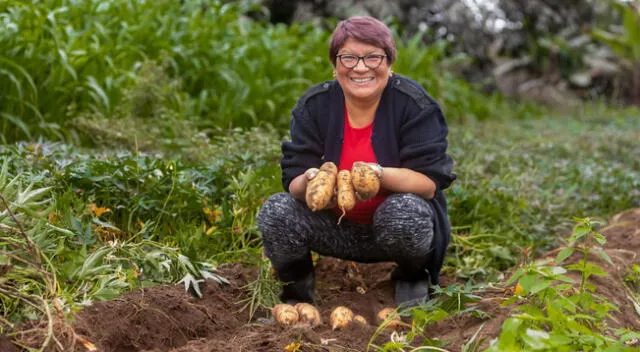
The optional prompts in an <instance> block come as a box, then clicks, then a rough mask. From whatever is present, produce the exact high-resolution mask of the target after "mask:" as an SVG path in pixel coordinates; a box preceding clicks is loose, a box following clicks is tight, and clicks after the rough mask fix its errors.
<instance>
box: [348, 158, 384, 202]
mask: <svg viewBox="0 0 640 352" xmlns="http://www.w3.org/2000/svg"><path fill="white" fill-rule="evenodd" d="M351 182H352V183H353V189H354V191H355V192H356V193H357V194H358V196H359V197H360V199H361V200H368V199H371V198H373V197H375V196H376V194H378V191H380V178H379V177H378V175H376V172H375V171H374V170H373V168H371V166H369V165H368V164H367V163H363V162H355V163H353V167H352V168H351Z"/></svg>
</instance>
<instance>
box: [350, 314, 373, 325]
mask: <svg viewBox="0 0 640 352" xmlns="http://www.w3.org/2000/svg"><path fill="white" fill-rule="evenodd" d="M353 321H355V322H357V323H360V324H362V325H368V324H369V322H367V319H366V318H365V317H363V316H362V315H356V316H355V317H353Z"/></svg>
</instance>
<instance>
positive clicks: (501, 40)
mask: <svg viewBox="0 0 640 352" xmlns="http://www.w3.org/2000/svg"><path fill="white" fill-rule="evenodd" d="M351 3H353V4H351ZM421 3H422V2H411V1H399V2H397V3H396V5H397V8H392V9H390V10H389V9H387V10H386V11H387V12H383V11H385V8H384V7H380V6H379V5H378V3H377V2H375V1H355V2H354V1H352V2H350V4H351V5H349V6H350V7H349V9H351V10H353V9H355V10H354V11H359V12H358V13H368V14H373V15H376V16H378V17H379V18H381V19H383V20H385V21H386V22H387V23H388V24H389V25H390V26H391V28H392V29H393V31H394V33H395V34H396V38H397V41H398V42H397V44H398V49H399V50H398V51H399V54H398V61H397V63H396V64H395V65H394V71H395V72H398V73H401V74H404V75H407V76H409V77H412V78H414V79H416V80H417V81H418V82H419V83H421V84H422V85H423V86H424V87H425V88H426V89H427V90H428V91H429V93H430V94H431V95H432V96H433V97H434V98H435V99H436V100H438V101H440V102H441V103H442V106H443V108H444V110H445V114H446V116H447V120H448V122H449V125H450V139H449V142H450V153H451V154H452V156H453V158H454V160H455V161H456V173H457V174H458V176H459V180H458V181H456V182H455V183H454V185H453V186H452V187H451V188H450V189H449V190H447V197H448V199H449V204H450V216H451V221H452V224H453V226H454V239H453V243H452V245H451V247H450V251H449V256H448V258H447V262H446V266H445V268H444V271H445V273H447V274H450V275H452V276H455V277H458V278H461V279H469V280H471V281H470V282H475V283H492V282H499V281H501V280H504V279H505V277H504V271H505V270H506V269H509V268H512V267H514V266H515V265H519V264H522V263H524V262H526V261H527V259H526V258H529V259H531V258H533V257H535V255H536V253H540V252H541V251H544V250H548V249H550V248H553V247H557V246H559V245H562V244H563V243H564V242H563V241H564V240H563V239H564V238H566V237H567V236H569V235H570V234H571V233H572V231H575V225H576V222H575V220H574V218H578V219H582V220H579V224H582V225H583V226H587V225H585V224H588V225H589V226H591V222H590V220H588V219H587V220H585V218H588V217H589V218H596V219H600V220H601V221H603V222H604V221H606V219H607V218H608V217H609V216H611V215H612V214H615V213H616V212H619V211H622V210H625V209H630V208H634V207H639V206H640V143H638V141H639V140H640V132H639V131H640V119H639V116H640V110H639V109H638V107H637V104H639V103H640V101H639V100H638V99H639V98H638V97H640V3H639V2H638V1H636V0H634V1H615V0H606V1H605V0H583V1H569V2H566V3H563V4H550V3H547V2H546V1H529V2H526V3H525V2H523V1H515V0H513V1H507V0H503V1H463V2H455V3H456V4H453V3H454V2H451V1H449V2H447V1H434V2H430V3H429V4H428V6H427V5H424V4H423V5H420V4H421ZM288 5H290V6H289V7H287V6H283V5H282V2H279V1H264V2H260V1H249V0H243V1H220V0H198V1H196V0H183V1H170V0H158V1H154V2H148V1H144V0H107V1H91V0H87V1H70V0H43V1H26V0H0V82H2V84H0V141H1V142H2V144H1V145H0V195H1V197H0V249H1V250H2V252H1V256H0V302H1V305H0V312H1V313H2V315H1V316H0V334H4V335H8V336H9V337H11V336H15V334H16V333H17V330H18V329H19V328H20V327H21V326H24V324H25V323H27V322H30V321H35V320H40V319H47V318H48V319H52V311H58V312H63V313H64V316H65V318H69V319H70V318H71V317H72V315H73V313H74V312H76V311H77V310H79V309H82V307H84V306H86V305H88V304H90V303H91V302H92V301H96V300H105V299H111V298H114V297H118V296H120V295H122V294H123V293H125V292H128V291H131V290H135V289H137V288H140V287H145V286H149V285H155V284H159V283H174V282H178V281H180V280H182V282H184V283H185V285H186V287H187V288H190V289H191V290H192V292H194V294H196V295H198V294H199V291H198V287H199V286H198V285H199V282H201V281H199V280H203V279H212V280H224V278H222V277H219V276H218V275H216V272H215V267H216V266H217V265H219V264H222V263H227V262H240V263H243V264H244V265H247V266H258V267H260V268H261V269H262V270H261V272H262V273H268V270H267V269H268V265H269V264H268V262H267V261H265V260H264V258H263V257H262V255H261V243H260V238H259V234H258V233H257V231H256V227H255V214H256V212H257V210H258V209H259V207H260V205H261V204H262V202H263V201H264V200H265V199H266V197H268V196H269V195H271V194H273V193H275V192H279V191H280V188H281V186H280V170H279V164H278V162H279V156H280V154H279V153H280V142H281V141H282V140H283V139H285V138H287V133H288V130H287V127H288V123H289V118H290V109H291V108H292V106H293V105H294V104H295V101H296V100H297V98H298V97H299V96H300V94H301V93H302V92H304V90H305V89H306V88H307V87H309V86H310V85H312V84H314V83H317V82H321V81H324V80H327V79H330V78H331V65H330V62H329V61H328V59H327V57H326V56H327V51H328V49H327V47H328V39H329V35H330V32H331V29H332V28H333V27H334V26H335V24H336V23H337V21H338V20H339V19H340V16H339V15H338V13H328V12H327V11H328V10H327V9H330V8H335V6H334V5H335V4H333V3H332V2H331V1H306V2H305V1H291V2H289V3H288ZM332 6H334V7H332ZM536 6H538V7H536ZM287 9H289V12H287ZM394 11H395V12H394ZM342 14H343V15H344V14H347V12H342ZM348 14H355V13H348ZM469 18H472V19H473V21H472V22H469ZM461 23H466V25H462V24H461ZM514 38H515V39H514ZM634 104H635V105H634ZM589 228H590V229H591V227H589ZM634 275H635V276H634ZM629 278H630V279H629V282H636V283H637V282H638V281H639V280H640V269H638V268H637V266H636V267H634V268H633V270H632V271H631V272H630V274H629ZM260 280H263V281H264V282H267V283H270V281H269V277H268V274H267V275H263V276H261V277H260V278H258V279H257V281H256V282H262V281H260ZM267 286H268V285H267ZM252 287H253V288H254V291H255V290H257V291H256V292H257V293H256V292H254V293H256V295H255V296H254V297H256V304H257V306H256V307H259V306H268V304H270V303H272V301H273V295H271V296H269V295H268V294H266V293H265V292H268V291H261V290H265V289H264V287H265V286H264V285H258V284H256V285H253V286H252ZM634 287H636V290H635V299H636V302H637V299H638V291H637V287H638V285H637V284H636V285H635V286H634ZM269 299H271V301H269ZM252 307H253V306H252ZM587 312H588V310H585V311H580V312H577V313H576V314H578V313H580V314H582V313H585V314H586V313H587ZM639 314H640V313H639ZM602 319H604V316H603V318H602ZM538 328H540V329H550V328H549V327H546V328H543V327H538ZM589 331H590V332H589V334H593V336H599V337H600V338H601V339H602V341H605V342H603V343H602V344H600V345H598V346H600V347H602V346H605V347H607V348H609V347H610V346H613V344H614V342H613V341H614V340H615V339H610V336H614V335H613V332H611V331H609V330H607V328H606V327H600V326H596V327H594V328H593V329H592V330H589ZM617 336H620V334H618V335H617ZM634 336H635V335H634ZM632 338H633V337H628V339H632ZM534 340H535V339H534ZM542 340H544V338H539V339H538V340H535V341H534V342H535V343H541V342H540V341H542ZM545 341H546V340H545ZM598 341H600V340H598ZM574 342H575V341H574ZM46 343H50V341H46ZM510 343H511V342H510ZM531 343H532V342H531V341H529V340H526V339H525V340H514V341H513V344H514V346H516V345H517V346H520V347H523V346H530V345H527V344H531ZM580 343H585V344H589V343H591V342H589V341H587V342H584V341H583V342H580ZM544 346H546V347H545V348H547V347H548V348H551V347H549V346H551V345H548V344H547V345H544ZM544 346H543V347H544ZM585 346H586V345H585ZM594 346H595V345H594ZM523 348H524V347H523ZM603 348H604V347H603Z"/></svg>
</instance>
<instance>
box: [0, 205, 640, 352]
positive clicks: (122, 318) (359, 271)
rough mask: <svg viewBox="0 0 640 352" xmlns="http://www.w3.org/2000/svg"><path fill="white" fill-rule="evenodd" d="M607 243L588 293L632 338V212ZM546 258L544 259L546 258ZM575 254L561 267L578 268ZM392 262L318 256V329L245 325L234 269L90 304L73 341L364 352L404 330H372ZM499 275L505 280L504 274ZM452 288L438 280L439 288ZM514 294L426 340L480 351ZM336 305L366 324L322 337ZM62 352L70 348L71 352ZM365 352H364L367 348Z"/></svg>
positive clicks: (612, 228) (389, 298)
mask: <svg viewBox="0 0 640 352" xmlns="http://www.w3.org/2000/svg"><path fill="white" fill-rule="evenodd" d="M601 232H602V233H603V234H605V235H606V236H607V239H608V242H607V243H606V245H605V246H604V248H605V251H606V252H607V253H608V255H609V256H610V257H611V259H612V260H613V263H614V264H613V265H611V264H608V263H606V262H604V261H602V260H599V259H596V258H595V257H594V258H592V260H594V261H598V264H600V265H602V266H603V267H604V268H605V269H606V271H607V272H608V273H609V276H608V277H593V279H592V281H591V282H592V283H594V284H595V285H596V286H597V293H598V294H600V295H602V296H603V297H605V298H606V299H607V300H608V301H609V302H611V303H614V304H615V305H616V306H618V307H619V308H620V310H619V311H618V312H614V313H613V319H612V320H611V321H610V322H609V325H610V326H612V327H624V328H628V329H632V330H635V331H640V319H639V317H640V315H638V314H637V313H636V311H635V309H634V307H633V304H632V302H631V300H630V299H629V298H628V296H627V292H626V291H625V290H624V289H622V284H621V281H622V280H623V278H624V276H625V275H626V274H627V273H628V270H629V268H630V267H631V265H632V264H640V209H633V210H629V211H626V212H624V213H621V214H618V215H616V216H614V217H613V218H612V219H611V221H610V224H609V225H608V226H606V227H605V228H603V229H601ZM556 253H557V250H556V251H552V252H550V253H548V254H547V256H546V257H548V258H554V257H555V255H556ZM577 260H578V259H577V256H576V255H574V257H573V258H569V261H577ZM393 267H394V265H393V264H391V263H378V264H359V263H354V262H349V261H343V260H339V259H335V258H328V257H322V258H320V259H319V260H318V262H317V264H316V274H317V296H318V308H319V310H320V312H321V315H322V319H323V324H322V325H320V326H318V327H316V328H314V329H311V328H308V327H301V326H294V327H282V326H279V325H278V324H276V323H275V322H274V321H273V320H272V319H270V317H269V314H268V313H267V312H266V311H264V310H261V311H258V313H257V314H256V315H255V316H254V318H253V320H252V321H251V322H249V314H248V312H247V311H240V308H241V305H240V304H238V302H239V301H240V300H242V299H243V298H245V297H246V292H245V291H244V290H243V288H242V287H243V286H244V285H246V284H247V283H248V282H250V281H252V280H255V278H256V277H257V270H256V269H253V268H246V267H243V266H240V265H238V264H227V265H223V266H220V267H219V269H218V270H219V274H220V275H221V276H223V277H225V278H227V279H228V280H229V281H230V284H228V285H227V284H219V283H216V282H214V281H207V282H206V283H205V284H204V287H203V297H202V298H195V297H193V296H192V295H191V294H189V293H188V292H185V290H184V287H183V286H182V285H164V286H156V287H151V288H145V289H141V290H139V291H136V292H131V293H129V294H126V295H124V296H122V297H120V298H118V299H114V300H111V301H105V302H96V303H94V304H93V305H92V306H90V307H87V308H85V309H84V310H82V311H80V312H78V313H77V314H76V315H75V322H74V324H73V329H74V330H75V335H76V336H78V337H79V338H78V339H76V340H77V341H79V342H82V341H85V342H86V341H89V342H91V343H93V344H94V345H95V346H97V350H99V351H113V352H124V351H148V352H151V351H153V352H159V351H163V352H164V351H171V352H192V351H202V352H207V351H284V350H285V347H286V346H289V345H290V344H292V343H300V348H299V349H298V350H296V349H294V346H290V347H289V349H288V350H289V351H366V350H367V345H368V344H369V343H370V340H371V339H372V336H374V335H375V336H376V337H375V338H374V339H373V343H374V344H376V345H378V346H381V345H383V344H384V343H386V342H388V341H390V339H394V338H399V337H400V338H401V336H402V333H403V332H406V330H407V327H406V326H400V327H398V328H396V329H397V330H398V331H396V330H393V329H380V331H378V334H376V330H377V329H378V326H377V324H376V314H377V312H378V311H379V310H381V309H382V308H384V307H393V284H392V281H391V280H390V273H391V271H392V269H393ZM507 277H508V275H507ZM453 281H454V279H453V278H448V277H444V278H443V279H442V285H443V286H446V285H448V284H451V283H452V282H453ZM512 294H513V288H512V287H507V288H496V289H492V290H485V291H483V292H479V293H478V295H480V296H482V297H483V299H482V300H481V301H480V302H479V303H477V305H476V308H478V309H480V310H482V311H483V312H485V313H486V314H487V316H485V317H482V318H481V317H478V316H476V315H473V314H470V313H465V314H458V315H455V316H453V317H449V318H447V319H445V320H442V321H440V322H438V323H435V324H432V325H429V326H428V327H427V329H426V330H425V336H426V337H428V338H432V339H439V340H440V341H445V342H448V343H447V344H445V345H444V347H443V348H444V349H446V350H448V351H459V350H460V348H461V346H462V345H463V344H464V343H466V342H468V341H469V340H470V339H471V338H472V337H473V336H474V334H476V332H478V331H479V330H480V331H479V333H478V336H477V337H476V341H484V342H483V345H485V346H486V344H487V343H488V342H489V341H490V340H491V339H493V338H495V337H497V336H498V335H499V333H500V328H501V326H502V323H503V321H504V320H505V319H506V318H507V317H508V316H509V315H510V313H511V312H512V311H513V308H514V307H513V306H509V307H502V306H501V305H500V303H501V302H502V301H504V300H505V299H506V298H508V297H511V295H512ZM339 305H344V306H347V307H349V308H351V309H352V310H353V311H354V312H355V313H356V314H360V315H362V316H364V317H365V318H366V319H367V321H368V322H369V324H368V325H361V324H355V323H354V324H351V325H349V326H347V327H346V328H344V329H340V330H335V331H333V330H331V328H330V327H329V326H328V324H327V321H328V316H329V314H330V312H331V310H332V309H333V308H335V307H336V306H339ZM5 345H7V341H6V339H3V338H2V337H1V336H0V349H1V350H2V351H5V350H7V351H11V350H10V349H9V347H8V346H5ZM84 346H87V344H86V343H85V344H83V343H76V344H75V347H74V348H73V349H75V350H77V351H86V350H88V349H87V348H86V347H84ZM70 350H71V349H70ZM369 350H371V349H369Z"/></svg>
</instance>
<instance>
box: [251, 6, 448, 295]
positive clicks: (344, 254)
mask: <svg viewBox="0 0 640 352" xmlns="http://www.w3.org/2000/svg"><path fill="white" fill-rule="evenodd" d="M395 58H396V48H395V44H394V41H393V37H392V35H391V32H390V31H389V28H387V26H385V25H384V24H383V23H382V22H380V21H378V20H376V19H374V18H371V17H352V18H349V19H347V20H344V21H342V22H340V23H339V24H338V25H337V27H336V29H335V30H334V32H333V34H332V37H331V44H330V48H329V59H330V60H331V62H332V64H333V67H334V77H335V78H336V79H335V80H333V81H329V82H325V83H322V84H318V85H316V86H313V87H311V88H310V89H309V90H308V91H307V92H306V93H305V94H304V95H303V96H302V97H301V98H300V100H299V101H298V103H297V104H296V106H295V107H294V109H293V110H292V113H293V118H292V120H291V141H286V142H284V143H283V144H282V152H283V158H282V161H281V167H282V184H283V186H284V189H285V190H287V192H285V193H278V194H275V195H273V196H271V197H270V198H269V199H268V200H267V202H266V203H265V204H264V206H263V207H262V209H261V210H260V212H259V214H258V227H259V229H260V231H261V233H262V238H263V244H264V251H265V254H266V256H267V257H268V258H269V259H270V260H271V263H272V265H273V267H274V269H275V270H276V274H277V276H278V279H279V280H281V281H282V282H284V286H283V292H282V295H281V299H282V301H284V302H288V303H296V302H311V303H314V302H315V298H314V284H315V283H314V268H313V263H312V261H311V253H310V252H311V251H315V252H317V253H319V254H321V255H326V256H333V257H337V258H343V259H348V260H353V261H357V262H365V263H371V262H382V261H393V262H396V263H397V264H398V266H397V268H396V270H395V271H394V272H393V273H392V279H393V280H394V281H395V300H396V303H397V304H398V305H403V306H414V305H417V304H420V303H422V302H423V301H424V300H426V299H428V298H429V284H438V280H439V272H440V268H441V267H442V262H443V260H444V253H445V250H446V247H447V245H448V243H449V238H450V232H451V230H450V225H449V220H448V216H447V210H446V200H445V197H444V194H443V190H444V189H445V188H446V187H448V186H449V185H450V184H451V182H452V181H453V180H454V179H455V175H454V174H452V173H451V169H452V166H453V162H452V160H451V158H450V157H449V156H448V155H447V154H446V149H447V139H446V137H447V133H448V129H447V125H446V122H445V120H444V117H443V114H442V112H441V110H440V107H439V106H438V104H437V103H436V102H435V101H434V100H433V99H432V98H431V97H430V96H429V95H428V94H427V93H426V92H425V91H424V89H423V88H422V87H421V86H420V85H419V84H418V83H416V82H415V81H412V80H410V79H408V78H405V77H402V76H400V75H398V74H394V73H392V71H391V65H392V64H393V62H394V60H395ZM326 161H332V162H334V163H335V164H336V165H338V168H339V170H345V169H346V170H350V169H351V167H352V165H353V163H354V162H356V161H363V162H367V163H369V166H370V167H371V168H372V169H373V170H374V171H375V172H376V173H377V175H378V177H379V178H380V182H381V187H380V189H381V190H380V192H379V193H378V194H377V195H376V196H375V197H373V198H372V199H368V200H362V201H360V202H358V203H357V205H356V207H355V208H354V209H353V210H352V211H350V212H348V213H347V214H346V216H345V219H346V220H344V219H343V220H342V221H341V222H340V223H339V224H338V218H339V215H340V213H341V212H340V211H338V210H337V209H336V208H333V209H327V210H322V211H316V212H312V211H311V210H310V209H309V208H308V207H307V205H306V203H305V191H306V186H307V183H308V182H309V180H310V179H312V178H313V177H314V176H315V174H316V173H317V171H318V168H319V167H320V165H321V164H322V163H323V162H326Z"/></svg>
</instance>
